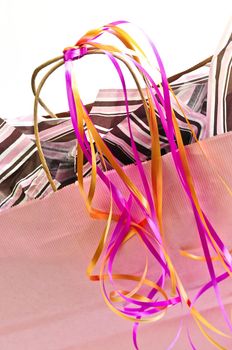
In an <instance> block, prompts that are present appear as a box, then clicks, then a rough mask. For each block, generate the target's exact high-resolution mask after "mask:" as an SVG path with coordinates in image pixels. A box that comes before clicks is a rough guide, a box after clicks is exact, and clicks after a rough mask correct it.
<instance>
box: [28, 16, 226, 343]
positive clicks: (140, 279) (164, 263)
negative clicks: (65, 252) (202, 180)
mask: <svg viewBox="0 0 232 350" xmlns="http://www.w3.org/2000/svg"><path fill="white" fill-rule="evenodd" d="M125 24H128V22H127V21H117V22H113V23H109V24H108V25H105V26H102V27H100V28H97V29H94V30H90V31H89V32H87V33H86V34H85V35H84V36H83V37H81V38H80V39H79V40H78V41H77V43H76V44H75V45H74V46H71V47H67V48H66V49H65V50H64V52H63V56H60V57H57V58H55V59H54V60H50V61H48V62H47V63H46V64H44V65H42V66H40V67H39V68H38V69H37V70H35V72H34V74H33V83H32V87H33V91H34V94H35V104H34V120H35V136H36V143H37V147H38V150H39V155H40V158H41V162H42V164H43V166H44V169H45V172H46V174H47V176H48V179H49V181H50V183H51V185H52V187H53V189H54V190H56V187H55V185H54V182H53V179H52V177H51V174H50V171H49V169H48V167H47V164H46V160H45V158H44V156H43V154H42V148H41V145H40V141H39V133H38V125H37V124H38V122H37V109H38V103H40V104H41V105H42V106H43V107H44V108H45V109H46V110H47V111H48V112H49V114H51V116H53V117H55V115H54V114H52V112H50V110H49V108H47V106H46V105H45V103H44V102H43V101H42V100H41V99H40V97H39V95H40V92H41V89H42V87H43V85H44V84H45V82H46V80H47V78H48V77H49V76H50V75H51V74H52V72H53V71H55V70H56V69H58V68H59V67H60V66H62V65H63V64H64V65H65V76H66V87H67V97H68V102H69V108H70V116H71V119H72V123H73V128H74V131H75V134H76V138H77V141H78V142H77V154H78V158H77V177H78V187H79V189H80V192H81V194H82V195H83V198H84V200H85V203H86V208H87V210H88V212H89V214H90V215H91V217H93V218H95V219H98V220H105V221H106V224H105V228H104V230H103V232H102V235H101V238H100V241H99V244H98V247H97V249H96V251H95V253H94V255H93V258H92V260H91V262H90V264H89V266H88V268H87V275H88V277H89V278H90V280H92V281H99V283H100V288H101V292H102V295H103V299H104V301H105V303H106V304H107V306H108V307H109V308H110V309H111V310H112V311H113V312H114V313H116V314H117V315H119V316H120V317H122V318H125V319H127V320H130V321H132V322H134V327H133V343H134V347H135V349H139V347H138V342H137V331H138V325H139V324H140V323H144V322H145V323H149V322H155V321H158V320H160V319H161V318H162V317H163V316H164V315H165V313H166V312H167V311H168V309H169V308H170V307H174V306H175V307H176V306H177V305H180V307H183V306H184V305H185V306H187V308H188V310H189V314H190V315H191V316H192V317H193V319H194V321H195V323H196V325H197V326H198V328H199V330H200V332H201V333H202V334H203V335H204V336H205V337H206V339H207V340H208V341H209V342H210V343H212V344H213V345H214V346H215V347H216V348H218V349H225V348H224V347H223V346H222V345H220V344H219V343H218V342H216V341H215V340H214V339H213V338H212V337H211V336H210V335H209V334H208V332H207V331H206V330H205V328H206V329H209V330H210V331H212V332H214V333H216V334H220V335H221V336H225V337H227V336H228V335H227V334H225V333H223V332H222V331H220V330H219V329H217V328H216V327H214V325H213V324H211V323H210V322H208V321H207V319H205V318H204V317H203V316H202V315H201V314H200V313H199V312H198V310H197V309H196V308H195V306H194V305H195V303H196V301H197V300H198V299H199V298H200V297H201V296H202V295H203V294H204V293H205V292H206V291H207V290H209V289H210V288H213V290H214V292H215V296H216V298H217V301H218V304H219V307H220V309H221V312H222V314H223V317H224V319H225V322H226V323H227V325H228V328H229V329H230V331H231V330H232V325H231V322H230V320H229V317H228V315H227V314H226V312H225V309H224V305H223V303H222V300H221V297H220V293H219V289H218V284H219V283H221V282H222V281H224V280H225V279H226V278H229V277H231V272H232V258H231V253H230V251H229V249H228V248H227V247H226V246H225V245H224V243H223V242H222V240H221V239H220V237H219V235H218V234H217V233H216V231H215V230H214V228H213V226H212V225H211V224H210V222H209V220H208V218H207V216H206V215H205V213H204V212H203V210H202V208H201V205H200V203H199V200H198V198H197V194H196V191H195V186H194V181H193V178H192V175H191V172H190V168H189V164H188V159H187V156H186V151H185V147H184V144H183V141H182V137H181V133H180V129H179V126H178V123H177V120H176V117H175V113H174V111H173V109H172V106H171V95H172V96H173V97H174V98H175V100H176V101H177V98H176V96H175V95H174V92H173V91H172V89H171V87H170V85H169V81H168V79H167V77H166V73H165V69H164V66H163V63H162V60H161V58H160V56H159V53H158V51H157V49H156V47H155V45H154V44H153V42H152V41H151V40H150V38H149V37H147V36H146V35H145V38H146V39H147V40H148V42H149V44H150V46H151V48H152V50H153V53H154V58H155V60H156V62H157V64H158V68H156V67H154V66H153V64H152V63H151V62H150V61H149V60H148V58H147V57H146V54H145V52H144V50H143V49H142V48H141V47H140V46H139V45H138V43H137V42H136V41H135V40H134V39H133V38H132V37H131V36H130V35H129V34H128V33H127V32H126V31H125V30H124V29H122V28H121V27H120V26H121V25H125ZM105 33H108V34H111V35H113V36H115V37H116V38H117V39H119V40H120V41H121V43H122V44H123V45H124V49H123V50H122V49H119V48H118V47H116V46H114V45H111V44H107V45H106V44H102V43H101V42H99V41H97V40H98V39H101V37H102V36H104V34H105ZM91 54H101V55H105V56H106V58H107V59H108V60H109V61H110V62H111V64H112V65H113V67H114V68H115V70H116V72H117V73H118V76H119V79H120V81H121V84H122V89H123V93H124V100H125V112H126V116H127V121H128V130H129V133H130V140H131V148H132V151H133V155H134V159H135V162H136V166H137V170H138V174H139V176H140V180H141V184H142V186H143V191H141V190H140V188H138V187H137V186H136V185H135V183H134V182H133V180H132V179H131V178H129V177H128V176H127V175H126V173H125V172H124V170H123V168H122V167H121V166H120V164H119V162H118V161H117V159H116V158H115V157H114V155H113V154H112V153H111V151H110V150H109V149H108V147H107V146H106V144H105V143H104V140H103V139H102V138H101V136H100V135H99V133H98V131H97V129H96V128H95V126H94V124H93V122H92V121H91V118H90V116H89V114H88V112H87V110H86V108H85V106H84V104H83V102H82V100H81V97H80V94H79V91H78V83H77V81H76V79H75V74H74V70H73V61H75V60H79V59H81V58H83V57H85V56H86V55H91ZM53 63H55V65H54V66H53V67H52V68H51V69H50V70H49V72H48V73H47V74H46V75H45V77H44V78H43V79H42V80H41V83H40V84H39V86H38V88H37V89H36V87H35V84H34V80H35V78H36V76H37V74H38V72H39V71H40V70H41V69H43V68H44V67H46V66H49V65H50V64H53ZM121 64H123V65H124V66H125V67H126V69H128V70H129V72H130V73H131V76H132V78H133V79H134V81H135V84H136V86H137V89H138V91H139V93H140V96H141V100H142V101H143V105H144V110H145V113H146V116H147V120H148V125H149V128H150V135H151V184H150V183H149V181H148V180H147V177H146V174H145V171H144V169H143V164H142V161H141V159H140V157H139V152H138V150H137V147H136V143H135V140H134V137H133V131H132V127H131V122H130V113H129V105H128V97H127V87H126V81H125V78H124V75H123V71H122V69H121ZM147 64H148V65H150V67H151V68H152V69H153V70H154V71H155V70H157V69H158V71H159V72H160V76H161V84H156V83H155V81H154V79H153V78H152V76H151V75H150V74H149V73H148V71H147V69H145V68H144V67H145V65H147ZM139 79H142V81H143V82H144V84H145V87H146V88H145V93H144V89H142V88H141V84H140V83H139ZM177 103H178V101H177ZM178 105H179V104H178ZM179 106H180V105H179ZM182 112H183V110H182ZM157 114H158V117H159V118H160V121H161V123H162V126H163V129H164V132H165V134H166V137H167V139H168V141H169V145H170V150H171V154H172V158H173V161H174V164H175V168H176V171H177V174H178V175H179V179H180V182H181V184H182V187H183V190H184V191H185V192H186V195H187V197H188V199H189V202H190V204H191V207H192V211H193V214H194V217H195V220H196V224H197V228H198V234H199V238H200V241H201V244H202V250H203V253H204V256H202V257H196V256H194V255H193V254H191V253H188V252H183V251H182V252H181V254H182V255H183V256H186V257H188V258H192V259H194V260H200V261H203V262H204V263H205V264H206V265H207V268H208V272H209V278H210V280H209V282H207V283H206V284H205V285H204V286H202V287H201V289H200V291H199V292H198V293H197V295H196V296H195V297H194V298H193V300H192V301H191V300H190V298H189V296H188V293H187V291H186V290H185V287H184V285H183V283H182V281H181V279H180V277H179V275H178V273H177V271H176V269H175V261H172V259H171V257H170V256H169V254H168V249H167V244H166V237H165V232H164V229H163V215H164V214H165V213H163V198H162V196H163V181H162V159H161V150H160V143H159V133H158V125H157ZM183 114H184V113H183ZM184 116H185V114H184ZM185 119H186V121H187V123H188V124H189V122H188V119H187V117H186V116H185ZM189 125H190V124H189ZM190 129H191V126H190ZM191 132H192V134H193V136H194V138H195V140H196V141H197V142H198V140H197V137H196V135H195V134H194V131H193V130H192V129H191ZM198 144H199V146H200V147H201V145H200V143H198ZM201 150H202V153H203V155H204V156H205V158H206V160H207V161H208V162H209V163H210V160H209V159H208V158H207V156H206V155H205V153H204V150H203V149H202V148H201ZM96 153H98V154H99V156H100V159H101V161H102V164H103V168H104V169H105V170H106V164H105V160H107V162H108V163H109V164H110V165H111V167H112V168H113V169H115V171H116V173H117V174H118V176H119V177H120V179H121V180H122V182H123V183H124V184H125V186H126V188H127V190H128V193H129V196H128V197H127V198H126V197H125V196H124V195H123V194H122V193H121V191H120V190H119V189H118V188H117V187H116V185H115V184H114V183H113V182H112V181H111V180H110V178H109V176H108V174H107V172H104V171H102V169H101V168H100V167H99V166H98V165H97V162H96ZM84 157H85V158H86V159H87V160H88V161H89V163H90V164H91V165H92V173H91V181H90V188H89V191H88V194H86V193H85V190H84V183H83V161H84ZM210 164H211V163H210ZM211 165H212V164H211ZM97 176H99V178H100V179H101V180H102V181H103V182H104V184H105V186H106V188H107V189H108V191H109V195H110V202H109V208H108V210H107V209H105V211H102V210H99V209H97V208H94V207H93V206H92V201H93V198H94V194H95V190H96V182H97ZM216 176H218V177H219V179H220V181H221V182H222V183H223V185H224V186H225V187H226V189H227V191H229V193H230V194H232V191H231V189H230V188H229V187H228V185H227V184H226V182H225V181H224V180H223V178H222V176H221V175H220V174H216ZM113 203H115V204H116V206H117V208H118V210H119V212H120V214H115V213H114V212H113ZM133 203H136V204H137V205H138V207H139V208H140V210H141V212H142V215H143V219H142V220H138V219H137V218H136V217H135V216H134V215H133V211H132V210H131V208H132V204H133ZM113 221H114V222H115V227H114V229H112V230H111V223H112V222H113ZM131 239H137V240H138V242H140V244H141V246H142V247H143V250H144V252H145V261H144V267H143V268H142V267H140V270H141V271H142V273H141V274H140V275H134V274H125V273H124V274H123V273H117V274H115V273H114V272H113V266H114V264H115V260H116V258H117V256H118V254H119V252H120V250H121V249H123V247H125V246H126V244H128V242H129V241H130V240H131ZM210 246H211V247H212V248H213V250H214V252H215V255H214V256H213V257H212V256H211V255H210V251H209V247H210ZM149 254H150V255H152V257H153V260H154V262H156V264H158V265H159V268H160V270H159V277H158V279H157V277H156V279H157V280H153V279H152V278H151V276H149V278H148V270H149V268H148V267H149V266H148V265H149V263H148V261H149V259H148V256H149ZM215 260H216V261H219V262H220V263H221V265H222V267H223V269H224V270H225V272H224V273H223V274H221V275H220V276H217V275H216V272H215V268H214V264H213V263H214V261H215ZM98 263H100V272H99V274H94V269H95V268H96V265H97V264H98ZM154 279H155V278H154ZM168 279H169V280H170V282H171V283H170V290H167V288H165V285H166V281H167V280H168ZM118 281H124V282H127V284H128V282H129V281H133V282H134V283H135V285H133V288H131V290H128V289H122V288H121V287H120V286H118ZM106 282H108V284H107V283H106ZM145 287H146V288H145ZM110 288H111V290H110ZM148 289H149V292H147V290H148ZM144 290H146V292H144ZM181 330H182V321H181V323H180V328H179V330H178V332H177V335H176V337H175V338H174V340H173V341H172V343H171V344H170V346H169V348H168V349H171V348H172V347H173V346H174V344H175V343H176V341H177V340H178V338H179V335H180V333H181ZM188 339H189V343H190V346H191V348H192V349H195V346H194V345H193V342H192V340H191V337H190V333H189V330H188Z"/></svg>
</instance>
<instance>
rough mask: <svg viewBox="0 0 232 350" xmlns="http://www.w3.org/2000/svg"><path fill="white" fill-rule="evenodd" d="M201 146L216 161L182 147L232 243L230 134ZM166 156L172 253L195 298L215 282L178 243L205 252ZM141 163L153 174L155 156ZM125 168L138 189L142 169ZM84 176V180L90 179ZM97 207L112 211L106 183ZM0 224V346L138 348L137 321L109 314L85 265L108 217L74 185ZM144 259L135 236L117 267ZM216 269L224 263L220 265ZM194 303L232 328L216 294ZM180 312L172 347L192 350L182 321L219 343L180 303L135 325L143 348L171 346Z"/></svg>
mask: <svg viewBox="0 0 232 350" xmlns="http://www.w3.org/2000/svg"><path fill="white" fill-rule="evenodd" d="M202 146H203V148H204V150H205V152H206V154H207V156H208V157H209V158H210V159H211V161H212V163H213V164H214V165H213V168H212V167H211V166H210V165H209V163H208V162H207V161H206V159H205V158H204V156H203V155H202V153H201V151H200V148H199V146H198V145H197V144H193V145H191V146H188V147H187V148H186V149H187V150H188V151H187V153H188V159H189V161H190V166H191V171H192V174H193V178H194V181H195V185H196V189H197V194H198V196H199V200H200V203H201V205H202V208H203V210H204V212H205V213H206V215H207V216H208V218H209V220H210V221H211V223H212V224H213V226H214V228H215V229H216V231H217V232H218V233H219V234H220V237H221V238H222V239H223V240H224V242H225V243H226V244H227V245H228V248H229V249H231V248H232V247H231V246H232V244H231V243H232V242H231V230H232V215H231V214H232V196H231V195H230V194H229V193H228V192H227V191H226V189H225V187H224V186H223V184H222V183H221V181H220V180H219V177H218V176H217V175H216V171H217V172H218V173H219V174H220V175H221V176H222V177H223V179H224V180H225V181H226V182H227V184H228V185H229V186H230V187H231V188H232V167H231V164H232V152H231V150H232V133H228V134H225V135H221V136H217V137H214V138H211V139H208V140H206V141H203V142H202ZM162 159H163V173H164V174H163V177H164V209H163V211H164V230H165V234H166V237H167V242H168V247H169V253H170V255H171V257H172V259H173V261H174V262H175V267H176V269H177V271H178V272H179V275H180V277H181V278H182V280H183V283H184V285H185V287H186V289H187V291H188V292H189V295H190V297H192V296H194V295H195V294H196V292H197V291H198V290H199V288H200V286H201V285H202V284H203V283H206V282H208V281H209V276H208V272H207V269H206V266H205V265H204V263H202V262H199V261H196V262H194V261H191V260H189V259H186V258H184V257H182V256H180V254H179V250H180V249H188V250H189V251H190V252H191V253H194V254H200V255H202V251H201V249H200V242H199V238H198V234H197V230H196V224H195V222H194V218H193V214H192V211H191V208H190V204H189V202H188V199H187V197H186V195H185V193H184V192H183V190H182V188H181V184H180V182H179V179H178V177H177V174H176V172H175V169H174V166H173V161H172V158H171V155H170V154H168V155H166V156H164V157H163V158H162ZM144 167H145V169H146V173H147V176H148V177H149V171H150V162H147V163H145V164H144ZM125 172H126V173H127V174H128V175H129V176H130V177H131V178H132V179H133V181H135V183H137V184H138V186H140V188H141V184H140V182H139V179H138V172H137V169H136V166H135V165H130V166H127V167H125ZM109 176H110V177H111V178H112V179H114V181H115V183H117V185H118V187H119V188H120V189H122V191H123V192H124V193H125V194H126V190H125V188H124V187H123V184H122V183H121V182H120V181H119V180H118V177H117V175H116V174H115V172H114V171H111V172H109ZM85 183H86V186H88V183H89V179H86V180H85ZM94 206H95V207H97V208H102V209H107V208H109V194H108V192H107V190H106V188H105V186H104V185H103V184H102V183H101V182H100V181H98V184H97V195H96V197H95V199H94ZM115 210H116V209H115ZM133 210H134V215H137V216H138V217H139V216H140V215H141V213H140V212H139V210H138V208H136V207H135V206H134V208H133ZM0 225H1V228H2V230H1V236H0V259H1V260H0V295H1V298H0V312H1V319H0V349H3V350H29V349H30V350H32V349H33V350H74V349H79V350H95V349H96V350H98V349H112V350H116V349H117V350H118V349H122V350H124V349H125V350H127V349H133V346H132V325H133V324H132V323H131V322H129V321H125V320H122V319H121V318H119V317H117V316H116V315H115V314H113V313H112V312H111V311H110V310H109V309H108V308H107V306H106V305H105V303H104V301H103V299H102V296H101V294H100V288H99V284H98V282H90V281H89V280H88V279H87V277H86V272H85V271H86V267H87V265H88V262H89V260H90V258H91V257H92V254H93V253H94V251H95V249H96V246H97V243H98V240H99V238H100V235H101V233H102V230H103V227H104V222H101V221H97V220H94V219H91V218H90V217H89V215H88V213H87V211H86V209H85V206H84V201H83V199H82V197H81V195H80V193H79V190H78V188H77V186H76V185H70V186H67V187H65V188H64V189H62V190H60V191H58V192H56V193H54V194H52V195H50V196H48V197H46V198H44V199H42V200H35V201H33V202H31V203H26V204H25V205H22V206H20V207H15V208H11V209H9V210H6V211H4V212H2V213H0ZM143 261H144V254H143V252H142V251H140V250H139V246H138V242H137V241H136V239H133V240H131V241H130V242H129V244H128V245H127V246H126V248H125V249H123V250H122V251H121V252H120V254H119V257H118V261H117V263H116V269H118V270H120V269H121V270H122V269H123V272H124V271H127V272H136V271H137V272H141V268H142V267H143ZM220 271H222V270H221V267H220V264H218V267H217V272H218V273H220ZM220 291H221V294H222V299H223V302H224V304H225V305H226V308H227V310H228V312H229V315H230V314H231V310H232V308H231V307H232V292H231V291H232V289H231V281H230V280H226V281H225V282H222V283H221V284H220ZM196 307H197V309H198V310H200V311H202V313H203V315H204V316H205V317H206V318H207V319H208V320H209V321H211V322H212V323H213V324H214V325H216V326H218V327H219V328H220V329H221V330H224V331H225V332H226V333H227V334H229V330H228V329H227V328H226V326H225V322H224V320H223V317H222V316H221V314H220V311H219V309H218V305H217V301H216V298H215V295H214V293H213V291H209V292H207V293H206V294H205V295H204V296H202V299H201V300H200V301H199V302H198V303H197V304H196ZM182 318H183V320H184V326H183V331H182V333H181V336H180V338H179V340H178V342H177V344H176V345H175V347H174V349H178V350H187V349H190V345H189V343H188V340H187V336H186V325H188V326H189V327H190V331H191V335H192V339H193V341H194V344H195V346H196V348H197V349H200V350H202V349H203V350H210V349H214V347H213V346H212V345H211V344H210V343H208V342H207V341H206V339H205V338H204V337H203V336H202V335H201V333H200V331H199V330H198V328H197V327H196V325H195V324H194V322H193V321H192V320H191V318H190V317H188V316H187V314H186V310H181V308H180V306H177V307H174V308H172V309H170V311H168V313H167V315H166V316H165V317H164V319H163V320H162V321H160V322H158V323H152V324H147V325H142V326H141V327H140V328H139V332H138V344H139V348H140V349H145V350H147V349H156V350H163V349H166V348H167V346H168V345H169V344H170V343H171V341H172V339H173V338H174V337H175V334H176V333H177V331H178V328H179V325H180V321H181V319H182ZM210 334H211V333H210ZM211 335H212V334H211ZM213 337H214V339H217V340H218V341H219V342H220V343H221V344H223V345H224V346H225V347H226V349H232V339H229V338H228V339H226V338H222V337H218V336H216V335H213Z"/></svg>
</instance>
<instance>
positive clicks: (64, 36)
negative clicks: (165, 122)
mask: <svg viewBox="0 0 232 350" xmlns="http://www.w3.org/2000/svg"><path fill="white" fill-rule="evenodd" d="M231 14H232V2H231V0H211V1H209V0H205V1H204V0H201V1H199V0H192V1H187V0H185V1H181V0H170V1H167V0H166V1H165V0H161V1H157V0H153V1H148V0H146V1H145V0H144V1H143V0H141V1H137V0H134V1H130V0H129V1H127V0H116V1H113V0H108V1H105V0H98V1H97V0H96V1H92V0H90V1H86V0H82V1H79V0H62V1H60V0H37V1H35V0H0V47H1V51H0V55H1V56H0V117H3V118H16V117H19V116H25V115H32V110H33V96H32V93H31V88H30V77H31V74H32V72H33V69H34V68H35V67H36V66H38V65H39V64H41V63H42V62H44V61H46V60H48V59H50V58H52V57H55V56H57V55H60V54H62V51H63V48H64V47H67V46H69V45H73V44H74V43H75V42H76V41H77V40H78V39H79V37H80V36H82V35H83V34H84V33H85V32H86V31H88V30H89V29H92V28H95V27H99V26H101V25H103V24H106V23H108V22H111V21H114V20H119V19H125V20H129V21H132V22H133V23H135V24H137V25H139V26H140V27H142V28H143V29H144V30H145V31H146V32H147V34H149V36H150V37H151V38H152V40H153V41H154V42H155V44H156V45H157V47H158V49H159V52H160V54H161V57H162V59H163V61H164V64H165V67H166V71H167V74H168V75H169V76H170V75H172V74H174V73H177V72H178V71H180V70H183V69H185V68H188V67H189V66H191V65H193V64H195V63H198V61H200V60H203V59H205V58H206V57H208V56H210V55H211V54H213V53H214V51H215V49H216V47H217V45H218V42H219V40H220V38H221V36H222V34H223V31H224V29H225V26H226V24H227V22H228V20H229V18H230V16H231ZM140 43H141V42H140ZM95 57H96V56H95ZM80 67H81V68H80ZM78 79H79V80H78V81H79V82H80V87H81V95H82V97H83V100H84V102H91V101H93V100H94V98H95V95H96V93H97V90H98V89H99V88H110V87H111V88H113V87H115V86H117V87H118V86H119V83H118V81H117V79H116V77H115V73H114V72H113V68H112V67H111V66H110V64H108V63H106V60H104V58H101V59H100V58H96V59H95V60H90V61H89V62H87V61H85V62H80V66H79V76H78ZM43 97H44V99H45V100H46V101H47V102H48V104H49V106H50V107H51V108H52V109H53V110H54V112H61V111H64V110H67V102H66V94H65V82H64V71H63V69H61V70H60V72H58V73H57V74H55V75H54V77H53V78H52V79H51V81H50V83H49V84H48V85H47V87H46V89H45V90H44V94H43Z"/></svg>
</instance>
